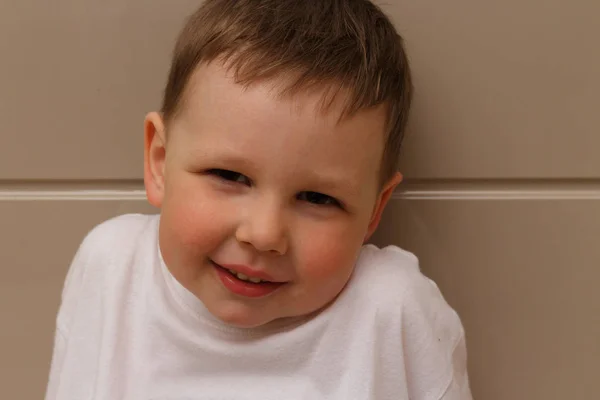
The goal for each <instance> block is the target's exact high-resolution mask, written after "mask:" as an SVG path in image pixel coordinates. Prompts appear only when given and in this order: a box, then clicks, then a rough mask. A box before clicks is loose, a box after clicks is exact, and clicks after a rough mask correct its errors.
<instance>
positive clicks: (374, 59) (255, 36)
mask: <svg viewBox="0 0 600 400" xmlns="http://www.w3.org/2000/svg"><path fill="white" fill-rule="evenodd" d="M216 59H223V60H224V61H226V63H227V65H228V68H230V69H231V70H232V71H233V73H234V77H235V80H236V82H238V83H240V84H242V85H249V84H251V83H253V82H256V81H258V80H262V79H270V78H274V77H278V76H288V77H290V76H291V77H292V78H290V79H288V80H287V81H286V82H287V84H286V85H285V86H284V87H282V88H281V94H282V95H285V94H289V95H291V94H294V93H297V92H299V91H301V90H305V89H308V88H309V87H315V86H319V85H327V86H328V87H329V88H332V89H333V96H327V99H324V103H323V104H324V106H327V105H330V104H331V103H332V102H333V99H334V98H335V94H336V93H338V92H339V91H340V90H344V92H345V93H348V95H347V96H346V102H345V104H344V108H343V112H342V114H343V115H342V116H347V115H352V114H353V113H356V112H357V111H359V110H361V109H366V108H370V107H375V106H378V105H382V104H383V105H385V106H386V107H387V118H388V120H387V124H386V126H387V132H386V137H385V140H386V142H385V150H384V154H383V159H382V164H381V171H380V180H381V182H380V183H381V184H382V183H383V182H385V181H387V179H389V178H390V177H391V176H392V175H393V174H394V173H395V172H396V170H397V169H398V159H399V154H400V147H401V144H402V139H403V136H404V131H405V127H406V122H407V117H408V111H409V108H410V103H411V97H412V82H411V74H410V69H409V66H408V61H407V57H406V53H405V50H404V47H403V40H402V38H401V37H400V36H399V35H398V33H397V32H396V30H395V29H394V26H393V25H392V23H391V22H390V20H389V19H388V18H387V17H386V16H385V14H384V13H383V12H382V11H381V10H380V9H379V8H378V7H377V6H376V5H374V4H373V3H371V2H370V1H368V0H206V1H205V2H204V3H203V4H202V5H201V6H200V8H199V9H198V10H197V11H196V12H195V13H194V14H192V15H191V17H190V18H189V20H188V21H187V23H186V25H185V27H184V28H183V30H182V32H181V33H180V35H179V38H178V40H177V44H176V46H175V50H174V53H173V59H172V64H171V69H170V72H169V78H168V82H167V85H166V89H165V93H164V98H163V105H162V112H163V116H164V119H165V121H166V122H167V124H168V122H169V121H170V120H172V119H173V118H174V117H175V116H176V114H177V112H178V111H179V109H180V108H181V103H182V102H183V99H184V95H185V88H186V85H187V84H188V82H189V80H190V78H191V76H192V74H193V72H194V71H195V70H196V69H197V67H198V66H199V65H201V64H204V63H210V62H212V61H214V60H216Z"/></svg>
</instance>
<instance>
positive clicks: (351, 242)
mask: <svg viewBox="0 0 600 400" xmlns="http://www.w3.org/2000/svg"><path fill="white" fill-rule="evenodd" d="M361 238H362V236H361V234H360V232H358V231H355V232H349V230H348V229H338V230H334V231H332V230H327V231H322V232H320V233H316V232H314V231H313V233H312V234H311V236H310V237H309V238H308V239H307V240H306V241H305V243H304V246H303V248H302V250H301V253H302V254H303V256H304V257H305V259H304V260H303V262H300V265H303V266H304V268H303V271H302V272H301V273H302V275H303V278H304V279H305V280H307V281H308V280H310V281H312V282H319V283H321V284H322V283H325V282H327V281H331V282H332V283H335V282H336V281H339V280H340V279H347V278H348V277H349V275H350V273H351V272H352V270H353V268H354V264H355V261H356V256H357V254H358V252H359V250H360V247H361V244H362V240H361ZM344 283H345V282H344Z"/></svg>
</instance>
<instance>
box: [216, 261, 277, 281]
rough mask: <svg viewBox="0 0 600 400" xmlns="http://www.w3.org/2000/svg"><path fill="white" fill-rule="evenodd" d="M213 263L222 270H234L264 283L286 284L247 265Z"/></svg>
mask: <svg viewBox="0 0 600 400" xmlns="http://www.w3.org/2000/svg"><path fill="white" fill-rule="evenodd" d="M213 262H214V263H215V264H217V265H218V266H219V267H221V268H225V269H227V270H233V271H235V272H239V273H241V274H244V275H246V276H247V277H249V278H258V279H261V280H263V281H269V282H278V283H284V282H283V281H277V280H276V279H275V278H273V277H272V276H271V275H269V274H267V273H266V272H263V271H257V270H256V269H254V268H252V267H249V266H247V265H242V264H218V263H217V262H215V261H213Z"/></svg>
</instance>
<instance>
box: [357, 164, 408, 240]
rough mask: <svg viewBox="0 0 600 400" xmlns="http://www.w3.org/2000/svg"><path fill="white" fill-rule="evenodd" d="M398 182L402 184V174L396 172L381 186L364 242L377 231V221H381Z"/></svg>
mask: <svg viewBox="0 0 600 400" xmlns="http://www.w3.org/2000/svg"><path fill="white" fill-rule="evenodd" d="M400 182H402V174H401V173H400V172H396V174H394V176H392V178H390V179H389V180H388V181H387V183H386V184H385V185H384V186H383V189H381V192H380V193H379V195H378V196H377V201H376V203H375V207H374V208H373V214H372V215H371V221H370V222H369V227H368V228H367V234H366V235H365V240H364V242H366V241H367V240H369V239H370V238H371V235H373V233H374V232H375V230H376V229H377V226H378V225H379V221H381V215H382V214H383V210H384V209H385V206H386V205H387V203H388V201H389V200H390V198H391V197H392V194H393V193H394V190H395V189H396V186H398V185H399V184H400Z"/></svg>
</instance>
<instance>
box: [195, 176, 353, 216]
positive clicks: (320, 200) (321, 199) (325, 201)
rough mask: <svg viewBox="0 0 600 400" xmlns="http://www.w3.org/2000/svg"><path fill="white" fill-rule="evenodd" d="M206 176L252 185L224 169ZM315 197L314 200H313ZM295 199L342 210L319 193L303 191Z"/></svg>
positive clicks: (329, 198)
mask: <svg viewBox="0 0 600 400" xmlns="http://www.w3.org/2000/svg"><path fill="white" fill-rule="evenodd" d="M207 173H208V174H210V175H214V176H216V177H218V178H219V179H221V180H223V181H226V182H228V183H233V184H236V183H239V184H243V185H246V186H250V185H252V181H251V180H250V178H248V177H247V176H245V175H243V174H240V173H239V172H235V171H229V170H226V169H218V168H216V169H210V170H208V171H207ZM240 178H241V179H242V181H240V180H239V179H240ZM315 197H316V199H315ZM297 198H298V199H299V200H302V201H306V202H308V203H310V204H314V205H317V206H335V207H339V208H342V204H341V203H340V202H339V201H337V200H336V199H335V198H333V197H331V196H328V195H326V194H323V193H319V192H311V191H305V192H301V193H300V194H298V196H297ZM310 198H312V200H313V201H309V199H310Z"/></svg>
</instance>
